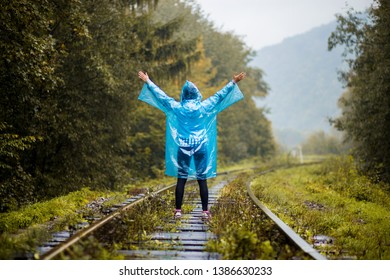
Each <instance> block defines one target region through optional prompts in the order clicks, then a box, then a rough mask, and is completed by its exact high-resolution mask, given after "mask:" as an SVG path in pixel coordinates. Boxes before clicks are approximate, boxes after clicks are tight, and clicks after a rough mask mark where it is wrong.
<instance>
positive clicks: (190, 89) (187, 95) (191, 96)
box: [180, 81, 203, 102]
mask: <svg viewBox="0 0 390 280" xmlns="http://www.w3.org/2000/svg"><path fill="white" fill-rule="evenodd" d="M202 98H203V96H202V94H201V93H200V91H199V89H198V88H197V87H196V85H195V84H194V83H192V82H190V81H186V83H185V84H184V86H183V88H182V89H181V93H180V102H183V101H185V100H195V101H199V102H200V101H201V100H202Z"/></svg>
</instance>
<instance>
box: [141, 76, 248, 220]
mask: <svg viewBox="0 0 390 280" xmlns="http://www.w3.org/2000/svg"><path fill="white" fill-rule="evenodd" d="M138 77H139V78H140V79H141V80H142V81H144V82H145V84H144V86H143V88H142V90H141V93H140V95H139V97H138V99H139V100H141V101H144V102H146V103H148V104H150V105H152V106H154V107H156V108H158V109H160V110H161V111H163V112H164V113H165V115H166V117H167V120H166V143H165V167H166V170H165V174H166V175H168V176H173V177H177V184H176V190H175V200H176V205H175V206H176V208H175V214H174V216H175V218H181V215H182V211H181V207H182V203H183V196H184V187H185V184H186V182H187V180H188V179H196V180H197V181H198V184H199V191H200V197H201V201H202V217H203V218H204V219H208V218H210V213H209V210H208V187H207V179H208V178H212V177H215V176H216V175H217V114H218V113H219V112H221V111H222V110H224V109H226V108H227V107H229V106H231V105H232V104H234V103H236V102H237V101H239V100H241V99H242V98H244V96H243V94H242V92H241V90H240V89H239V87H238V85H237V83H238V82H239V81H241V80H242V79H244V78H245V73H243V72H241V73H240V74H237V75H234V76H233V78H232V80H231V81H230V82H228V83H227V84H226V85H225V86H224V87H223V88H222V89H221V90H219V91H218V92H217V93H215V94H214V95H212V96H210V97H209V98H207V99H205V100H203V101H202V94H201V93H200V91H199V90H198V88H197V87H196V86H195V84H193V83H192V82H190V81H186V83H185V84H184V86H183V88H182V90H181V94H180V101H176V100H175V99H174V98H172V97H169V96H168V95H167V94H166V93H165V92H164V91H162V90H161V89H160V88H159V87H158V86H157V85H156V84H154V83H153V82H152V81H151V80H150V79H149V76H148V74H147V73H146V72H142V71H139V72H138Z"/></svg>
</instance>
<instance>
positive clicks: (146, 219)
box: [39, 171, 326, 260]
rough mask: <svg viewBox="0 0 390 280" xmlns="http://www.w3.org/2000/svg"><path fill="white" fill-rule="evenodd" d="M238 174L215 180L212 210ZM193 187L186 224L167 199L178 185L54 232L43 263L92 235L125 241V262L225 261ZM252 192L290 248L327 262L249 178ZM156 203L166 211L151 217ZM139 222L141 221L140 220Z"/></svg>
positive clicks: (121, 249)
mask: <svg viewBox="0 0 390 280" xmlns="http://www.w3.org/2000/svg"><path fill="white" fill-rule="evenodd" d="M265 173H267V171H265V172H262V174H265ZM257 175H259V174H257ZM235 176H236V175H234V172H232V173H225V174H224V175H223V176H222V177H223V178H222V180H220V181H216V182H213V181H212V180H211V181H210V183H209V205H210V207H211V209H213V206H214V205H216V204H217V203H218V198H219V196H220V193H221V190H222V189H223V188H224V187H225V186H226V185H227V184H228V183H229V181H231V180H232V178H234V177H235ZM195 182H196V181H195ZM193 185H194V186H193V187H192V189H191V187H190V186H187V187H186V188H188V189H186V198H185V202H184V203H185V207H183V209H184V208H185V209H184V211H183V212H184V213H183V217H182V218H181V219H180V220H175V219H174V218H173V214H172V213H171V214H167V208H169V209H171V208H172V207H171V205H173V204H172V201H170V202H169V201H167V198H166V197H171V198H172V197H173V190H174V185H171V186H168V187H165V188H162V189H160V190H159V191H157V192H154V193H152V194H149V195H143V194H140V195H137V196H134V197H132V198H129V199H128V200H126V201H125V202H123V203H122V204H120V205H115V206H114V207H112V208H111V209H110V211H108V212H109V213H107V214H106V216H105V217H103V218H101V219H100V220H96V221H94V222H92V223H91V224H90V225H89V226H86V225H85V224H84V228H83V225H82V224H80V225H79V227H80V229H79V230H77V231H75V232H73V233H69V232H65V231H64V232H60V233H56V234H54V235H53V238H52V239H51V240H49V241H48V242H46V243H45V244H43V245H42V246H41V247H40V248H39V251H40V253H41V255H40V259H57V258H64V255H65V256H66V255H67V254H68V252H69V251H71V248H72V246H74V245H76V244H78V243H80V241H81V242H82V240H85V239H86V238H89V237H90V236H94V238H95V239H97V240H99V241H98V242H100V243H102V244H104V246H106V247H110V246H114V245H113V244H117V243H118V241H119V243H120V244H121V245H120V246H117V245H115V247H118V248H117V249H115V253H116V254H117V255H119V256H122V257H123V258H125V259H149V260H150V259H169V260H176V259H187V260H213V259H221V258H223V256H222V255H221V254H219V253H217V252H210V250H209V248H208V247H207V244H208V242H210V240H217V239H218V236H217V235H216V234H214V233H213V232H212V229H211V228H210V223H209V221H205V220H202V218H201V212H202V209H201V202H200V199H199V194H198V193H197V186H196V184H193ZM246 189H247V193H248V195H249V197H250V198H251V199H252V201H253V204H255V205H257V207H258V208H259V209H260V210H261V211H262V212H263V213H264V214H265V215H266V216H268V218H269V219H271V220H272V221H273V222H274V223H275V225H276V227H277V228H278V230H279V231H280V232H281V233H282V234H283V235H284V236H285V237H286V239H287V240H288V241H289V243H290V244H292V245H293V246H296V247H297V248H298V250H301V251H302V252H303V253H304V254H305V255H306V256H307V258H309V259H318V260H322V259H326V258H325V257H324V256H323V255H321V254H320V253H319V252H318V251H316V250H315V249H314V248H313V247H312V246H311V245H310V244H308V243H307V242H306V241H305V240H303V239H302V238H301V237H300V236H299V235H297V234H296V233H295V232H294V231H293V230H292V229H291V228H290V227H288V226H287V225H286V224H284V223H283V221H281V220H280V219H279V218H278V217H277V216H276V215H274V214H273V213H272V212H271V211H270V210H269V209H267V208H266V207H265V206H264V205H262V204H261V202H260V201H259V200H258V199H257V198H256V197H255V196H254V195H253V193H252V191H251V188H250V180H248V184H247V186H246ZM164 196H165V197H164ZM162 197H164V198H162ZM150 205H152V206H153V207H157V206H156V205H159V206H158V207H160V208H158V207H157V208H156V210H155V212H156V213H154V214H150V213H148V215H149V216H148V215H145V213H143V212H142V211H149V210H148V209H149V206H150ZM232 207H234V206H232ZM169 211H171V210H169ZM128 213H130V214H128ZM144 215H145V216H144ZM156 215H157V217H156ZM160 215H161V216H160ZM137 219H138V220H137ZM136 220H137V221H141V222H136ZM124 221H126V222H124ZM148 223H154V224H157V226H151V227H145V225H146V224H148ZM259 226H261V225H259ZM129 228H133V230H135V232H138V236H135V235H137V234H130V230H129ZM65 258H67V257H65ZM76 259H77V257H76Z"/></svg>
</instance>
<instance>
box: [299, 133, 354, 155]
mask: <svg viewBox="0 0 390 280" xmlns="http://www.w3.org/2000/svg"><path fill="white" fill-rule="evenodd" d="M302 150H303V153H304V154H316V155H329V154H341V153H344V152H346V151H347V145H343V143H342V140H341V139H339V138H337V137H336V136H333V135H327V134H325V132H323V131H318V132H314V133H312V134H311V135H309V137H308V138H307V139H306V140H305V142H304V143H303V144H302Z"/></svg>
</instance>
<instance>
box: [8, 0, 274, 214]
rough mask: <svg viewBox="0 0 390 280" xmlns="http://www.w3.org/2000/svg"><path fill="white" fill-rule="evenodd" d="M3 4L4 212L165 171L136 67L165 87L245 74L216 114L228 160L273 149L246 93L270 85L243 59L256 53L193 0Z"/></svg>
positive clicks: (215, 84) (158, 133)
mask: <svg viewBox="0 0 390 280" xmlns="http://www.w3.org/2000/svg"><path fill="white" fill-rule="evenodd" d="M3 2H4V3H2V10H1V13H0V19H1V20H0V53H1V59H0V91H1V98H0V100H1V111H0V141H1V143H0V184H1V185H0V211H8V210H12V209H15V208H17V207H20V206H21V205H24V204H26V203H30V202H33V201H36V200H41V199H46V198H48V197H53V196H57V195H61V194H64V193H67V192H69V191H73V190H78V189H81V188H82V187H84V186H88V187H91V188H110V189H114V188H116V187H119V186H121V185H123V184H124V183H126V182H129V181H130V180H136V179H140V178H145V177H158V176H161V174H162V170H163V164H164V138H165V137H164V130H165V128H164V118H163V117H162V116H161V112H158V111H157V110H153V108H150V107H149V106H147V105H145V104H143V103H142V102H139V101H138V100H137V97H138V93H139V91H140V89H141V87H142V83H141V81H140V80H139V79H138V78H137V75H136V73H137V72H138V70H145V71H148V73H149V75H150V76H151V77H152V78H153V80H154V81H155V82H157V83H158V84H159V85H161V86H162V87H163V88H164V89H166V90H167V92H171V91H172V92H177V91H176V90H177V89H178V88H179V87H180V84H181V83H182V82H183V81H184V80H185V79H188V78H191V79H195V80H196V82H198V84H199V85H200V86H201V88H202V89H203V92H208V93H209V94H211V93H213V92H215V91H216V90H217V89H219V87H221V86H223V85H224V83H226V82H227V80H228V79H230V78H231V76H232V74H233V73H234V72H237V71H246V72H247V73H248V74H249V75H248V76H249V77H248V79H247V80H246V81H245V83H242V90H243V91H244V92H245V94H246V99H245V102H243V103H242V104H240V105H239V106H237V108H235V109H231V110H230V109H229V110H227V111H228V112H226V113H225V112H224V113H223V115H221V122H220V123H221V130H220V135H221V137H220V146H221V147H220V155H221V159H225V160H229V161H230V160H239V159H242V158H245V157H248V156H261V157H267V156H270V155H271V154H272V153H273V149H274V148H273V140H272V135H271V134H270V123H269V122H268V120H267V119H266V118H265V117H264V115H263V112H262V109H259V108H256V106H255V104H254V102H253V100H252V98H251V97H252V96H255V95H257V96H258V95H260V96H261V95H264V94H266V90H267V87H266V85H265V83H264V82H263V81H262V79H261V77H262V73H261V71H260V70H258V69H253V68H250V67H248V66H247V62H248V61H249V60H250V57H251V51H250V50H248V49H247V48H246V47H245V45H244V43H243V42H242V41H241V40H240V39H239V38H238V37H236V36H235V35H234V34H230V33H221V32H219V31H217V30H216V29H215V28H214V27H213V26H212V24H211V23H210V22H208V21H207V19H205V17H204V16H203V15H202V14H201V13H200V11H199V8H197V7H196V5H195V4H194V3H193V2H192V1H189V2H188V3H184V2H182V1H176V0H160V1H150V0H149V1H147V0H144V1H142V0H113V1H105V0H93V1H92V0H86V1H77V0H70V1H68V0H67V1H65V0H56V1H54V0H40V1H27V0H13V1H8V0H7V1H3ZM167 11H171V12H170V15H171V16H170V17H167V16H164V15H163V13H164V12H165V13H167ZM179 11H181V12H180V13H179ZM189 31H191V32H189ZM205 31H207V32H205ZM183 34H186V36H184V35H183ZM222 47H223V49H222ZM240 86H241V85H240ZM233 139H234V141H237V142H236V144H237V145H234V142H233V143H232V140H233ZM237 147H239V148H238V149H237Z"/></svg>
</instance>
